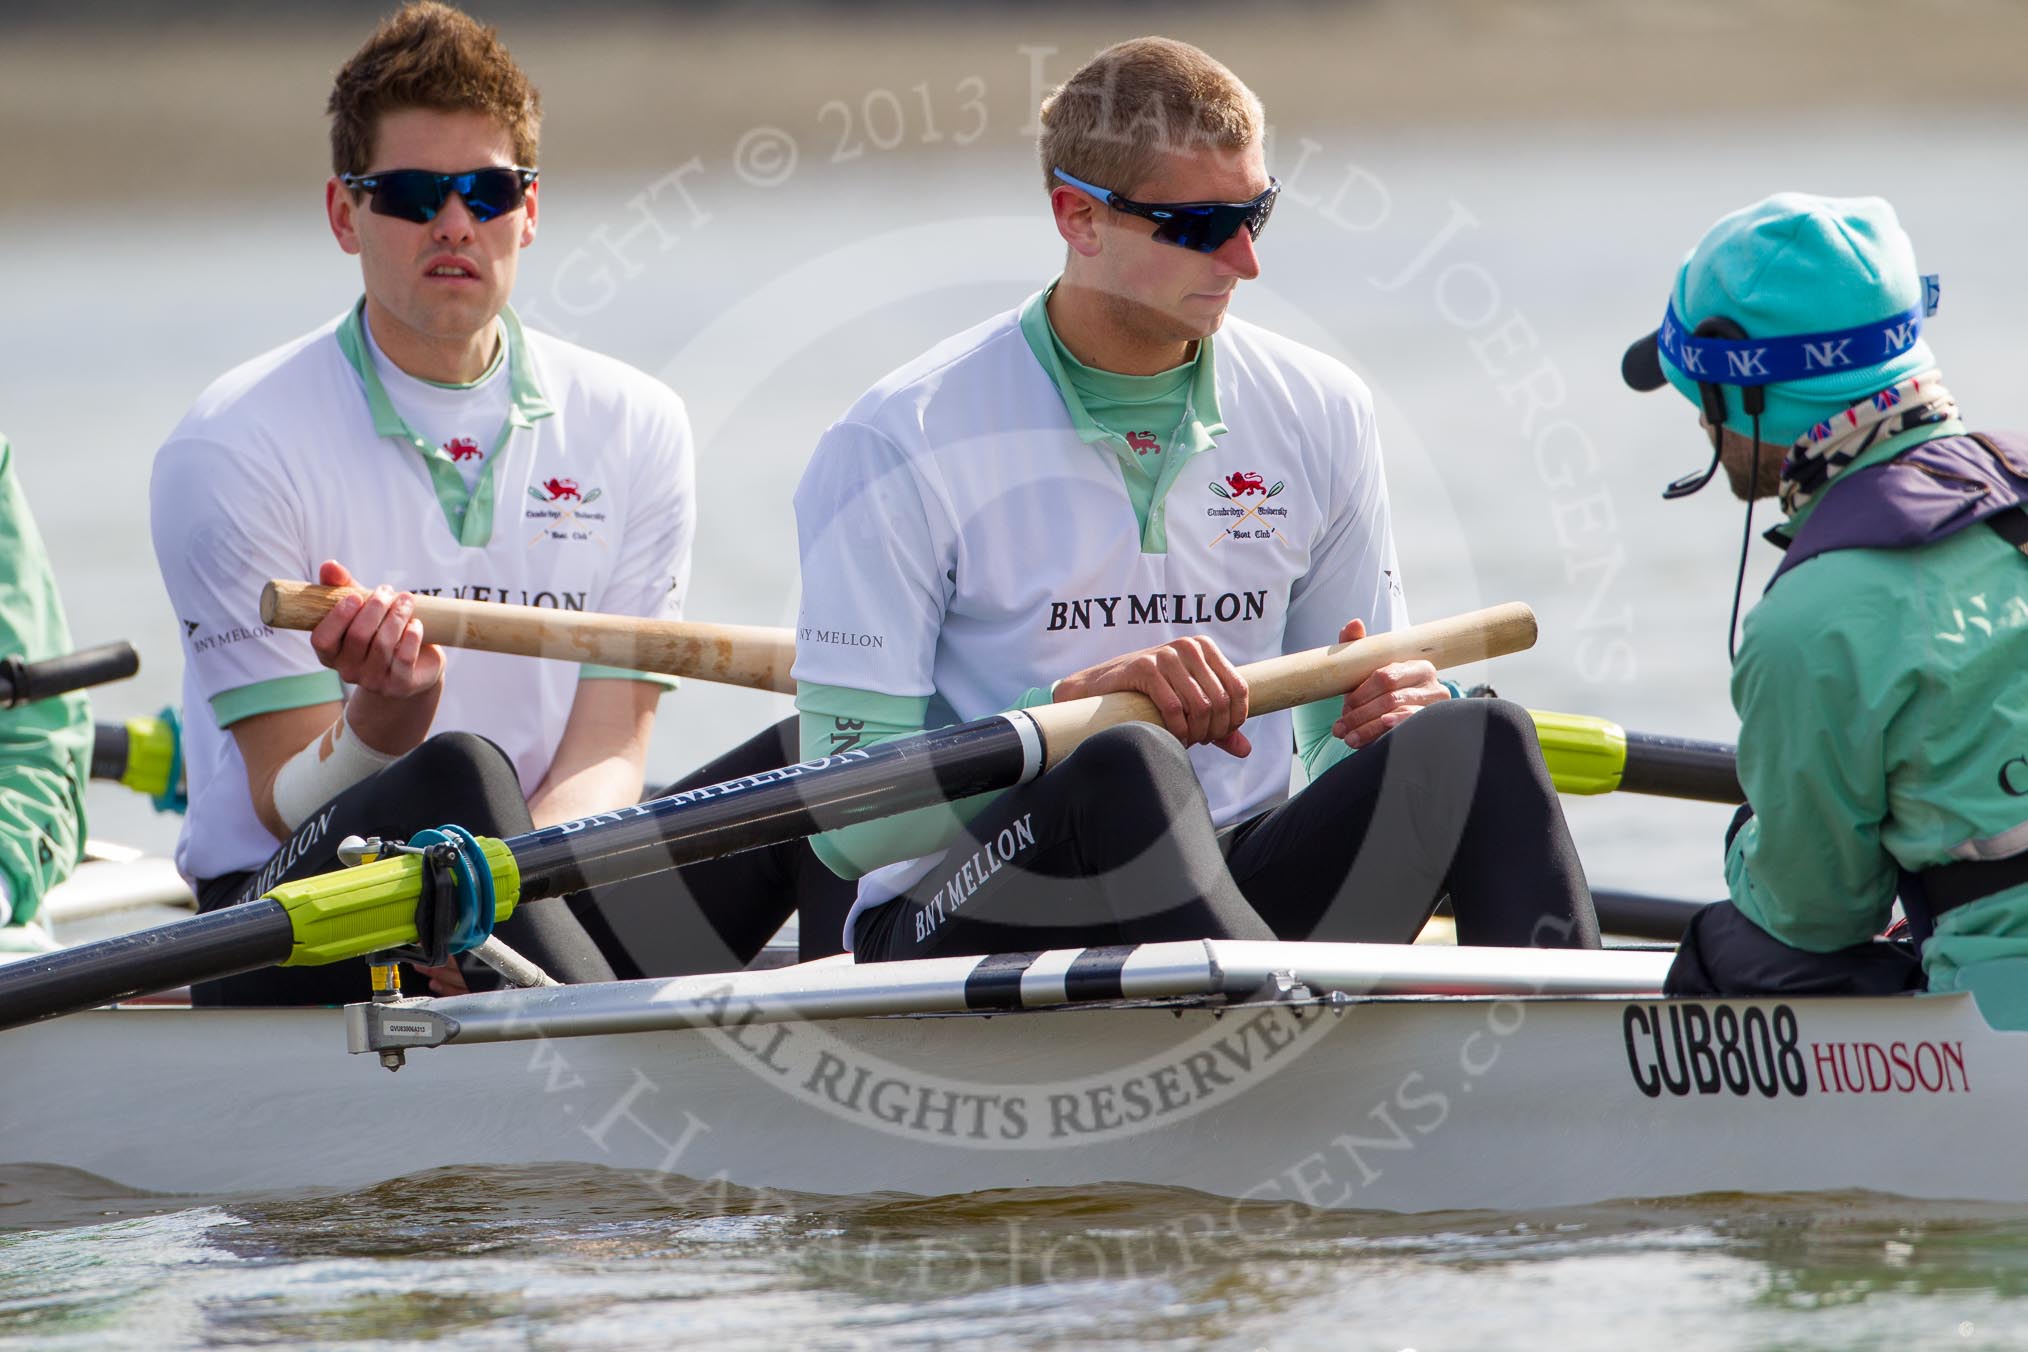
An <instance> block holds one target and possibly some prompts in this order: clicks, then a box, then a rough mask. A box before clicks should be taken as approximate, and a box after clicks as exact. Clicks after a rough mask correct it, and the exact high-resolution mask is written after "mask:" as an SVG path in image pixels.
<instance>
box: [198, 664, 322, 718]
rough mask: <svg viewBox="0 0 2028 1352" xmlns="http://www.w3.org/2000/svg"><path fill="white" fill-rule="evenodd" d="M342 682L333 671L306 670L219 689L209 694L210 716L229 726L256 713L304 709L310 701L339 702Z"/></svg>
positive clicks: (317, 702) (316, 702)
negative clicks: (231, 688)
mask: <svg viewBox="0 0 2028 1352" xmlns="http://www.w3.org/2000/svg"><path fill="white" fill-rule="evenodd" d="M344 699H345V683H344V682H343V681H341V680H339V679H338V673H337V672H335V671H306V672H304V673H303V674H302V675H300V676H278V677H276V678H275V679H274V680H272V681H255V682H254V683H253V684H252V685H243V686H240V687H238V688H237V689H234V690H221V691H219V692H218V693H217V694H216V695H213V696H212V697H211V716H212V717H213V718H215V719H217V720H218V726H219V727H221V728H229V727H231V726H232V725H233V724H235V723H237V722H239V721H240V720H241V719H243V718H252V717H253V716H254V715H255V714H271V713H274V712H275V711H276V710H278V709H307V708H309V707H310V706H311V705H313V704H340V703H343V702H344Z"/></svg>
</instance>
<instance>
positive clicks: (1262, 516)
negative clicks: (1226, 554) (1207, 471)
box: [1204, 470, 1289, 546]
mask: <svg viewBox="0 0 2028 1352" xmlns="http://www.w3.org/2000/svg"><path fill="white" fill-rule="evenodd" d="M1208 487H1209V488H1210V489H1211V491H1212V492H1213V493H1214V494H1216V495H1217V496H1218V497H1220V498H1222V499H1223V500H1224V502H1223V503H1222V504H1221V505H1219V506H1213V507H1207V508H1205V509H1204V514H1205V515H1206V516H1208V517H1212V518H1214V519H1216V518H1229V519H1228V520H1227V521H1226V524H1225V529H1223V530H1221V531H1220V532H1219V533H1218V534H1217V535H1215V536H1213V537H1212V538H1211V542H1210V543H1211V545H1213V546H1215V545H1217V544H1218V543H1219V541H1221V540H1268V539H1274V540H1280V541H1281V542H1282V543H1283V544H1287V543H1288V537H1287V536H1286V535H1283V534H1282V532H1281V529H1280V527H1278V526H1277V525H1276V524H1275V522H1274V521H1273V520H1270V518H1281V517H1286V516H1288V514H1289V509H1288V508H1286V507H1270V506H1268V503H1269V502H1271V501H1272V500H1273V499H1275V498H1277V497H1279V496H1281V492H1282V490H1283V489H1284V488H1287V487H1288V484H1287V483H1285V482H1284V481H1283V480H1280V479H1277V480H1275V481H1274V483H1272V484H1266V483H1263V482H1262V481H1261V476H1260V475H1259V474H1257V473H1254V472H1252V471H1250V470H1234V471H1233V472H1232V473H1230V474H1228V475H1226V476H1225V479H1224V481H1223V482H1220V481H1219V480H1217V479H1213V480H1212V481H1211V483H1210V484H1209V485H1208ZM1256 495H1257V496H1258V497H1259V501H1258V502H1254V503H1252V504H1249V503H1248V502H1247V499H1248V498H1249V497H1254V496H1256Z"/></svg>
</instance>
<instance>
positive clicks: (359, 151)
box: [326, 0, 542, 174]
mask: <svg viewBox="0 0 2028 1352" xmlns="http://www.w3.org/2000/svg"><path fill="white" fill-rule="evenodd" d="M406 108H427V109H430V110H432V111H434V112H442V113H463V112H473V113H484V114H486V115H487V116H488V117H490V118H492V119H493V120H494V121H495V122H497V123H499V124H500V127H501V129H502V130H504V131H505V132H506V133H507V136H508V139H509V140H511V141H512V142H513V143H514V162H515V163H516V164H519V165H523V166H525V167H527V168H530V169H532V168H534V167H535V150H536V140H537V137H538V136H539V134H540V132H541V130H542V97H541V95H539V94H537V93H536V91H535V86H534V85H532V84H530V83H529V82H528V76H527V75H525V74H523V73H522V70H521V67H520V66H518V65H516V64H515V63H514V58H513V57H512V56H509V55H508V54H507V48H506V46H505V45H504V44H503V43H502V42H501V41H500V34H499V33H498V32H497V31H496V30H494V29H492V28H488V27H486V26H484V25H482V24H480V23H479V22H478V21H477V20H476V19H474V18H472V17H471V16H470V15H468V14H465V13H463V12H462V11H460V10H456V9H453V8H451V7H450V6H449V5H444V4H438V3H436V0H420V3H415V4H410V5H406V6H404V7H403V8H402V9H401V10H400V12H398V13H396V14H395V15H393V16H392V17H391V18H389V19H388V20H387V21H386V22H384V23H382V24H381V25H380V27H378V28H376V29H374V30H373V36H371V37H369V38H368V39H366V43H365V45H364V46H362V47H360V49H359V50H358V51H356V52H354V53H353V54H352V59H351V60H349V61H347V62H346V63H345V65H344V66H343V67H342V68H341V69H340V70H339V71H338V78H337V79H336V80H335V81H334V82H333V83H332V86H331V99H330V102H329V104H328V105H327V106H326V111H327V112H329V113H330V114H331V167H332V169H333V170H335V171H336V172H338V173H340V174H363V173H365V172H366V171H367V170H368V169H370V168H372V167H373V166H372V165H371V163H370V162H369V161H370V160H371V159H372V157H373V137H374V134H375V133H376V132H377V131H378V130H379V127H380V119H381V116H382V115H383V114H386V113H392V112H399V111H401V110H402V109H406Z"/></svg>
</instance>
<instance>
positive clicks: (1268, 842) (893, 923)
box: [855, 700, 1598, 962]
mask: <svg viewBox="0 0 2028 1352" xmlns="http://www.w3.org/2000/svg"><path fill="white" fill-rule="evenodd" d="M1446 894H1448V895H1449V896H1450V898H1451V905H1452V909H1453V911H1454V913H1455V915H1456V917H1457V924H1458V939H1459V942H1461V943H1467V944H1482V945H1509V946H1517V947H1519V946H1529V945H1533V946H1536V947H1543V948H1596V947H1598V922H1597V919H1596V918H1595V917H1594V916H1593V914H1592V906H1591V893H1590V891H1589V890H1588V889H1587V887H1586V885H1585V880H1584V871H1583V868H1582V867H1581V866H1580V865H1579V863H1578V859H1577V850H1576V847H1575V846H1574V845H1572V843H1571V840H1570V832H1569V829H1568V828H1567V827H1566V826H1565V825H1564V821H1563V812H1562V810H1561V808H1559V807H1558V805H1557V802H1556V791H1555V789H1554V787H1553V786H1552V785H1551V783H1550V780H1549V772H1548V770H1547V768H1546V767H1545V766H1544V765H1543V763H1542V752H1541V748H1540V746H1539V745H1538V743H1537V741H1536V737H1535V729H1534V724H1533V723H1532V721H1531V720H1530V719H1529V717H1528V715H1527V712H1526V711H1525V710H1523V709H1521V708H1520V707H1519V706H1518V705H1515V704H1511V703H1508V702H1506V701H1504V700H1461V701H1454V702H1450V703H1444V704H1436V705H1432V706H1430V707H1429V708H1426V709H1423V710H1421V711H1419V712H1418V713H1417V714H1416V715H1415V716H1414V717H1413V718H1410V719H1408V720H1407V721H1406V722H1404V723H1402V724H1401V725H1399V726H1398V727H1396V728H1394V729H1393V730H1392V731H1390V732H1389V733H1387V734H1386V735H1385V736H1384V737H1382V738H1380V739H1379V740H1378V741H1376V742H1375V743H1373V744H1372V745H1371V746H1369V747H1366V748H1365V749H1363V750H1361V751H1359V752H1358V753H1356V754H1355V755H1351V756H1347V757H1346V758H1345V759H1343V760H1341V761H1339V762H1338V763H1337V764H1336V765H1334V766H1332V767H1331V768H1330V769H1329V770H1328V771H1326V772H1325V773H1324V774H1323V775H1322V776H1320V777H1319V778H1318V780H1317V782H1316V783H1314V784H1312V785H1310V786H1309V787H1308V788H1306V789H1304V790H1303V791H1302V792H1301V793H1299V794H1297V795H1296V796H1295V797H1294V798H1292V799H1291V800H1289V801H1288V802H1287V803H1284V804H1283V805H1281V806H1280V807H1277V808H1274V809H1272V810H1270V811H1268V812H1264V813H1262V814H1260V815H1259V816H1256V817H1253V818H1250V819H1248V820H1247V821H1245V822H1243V823H1241V824H1240V825H1239V826H1238V827H1236V828H1235V829H1232V830H1230V831H1227V832H1225V833H1224V835H1223V837H1222V838H1221V837H1219V836H1218V835H1217V834H1215V833H1214V832H1213V830H1212V827H1211V819H1210V816H1209V814H1208V812H1207V810H1206V808H1205V803H1204V793H1203V789H1202V787H1201V785H1200V784H1199V783H1198V780H1197V776H1196V773H1195V771H1194V770H1193V769H1192V767H1191V765H1190V759H1189V757H1188V755H1187V754H1185V752H1184V751H1183V748H1182V747H1181V746H1180V745H1178V744H1177V742H1176V740H1175V739H1174V738H1173V737H1171V736H1169V734H1167V733H1166V732H1163V731H1161V730H1159V729H1156V728H1152V727H1149V726H1146V725H1141V724H1132V725H1127V726H1124V727H1119V728H1113V729H1110V730H1108V731H1106V732H1104V733H1101V734H1099V735H1098V736H1096V737H1094V738H1092V739H1091V740H1090V741H1088V742H1086V743H1085V744H1084V745H1083V746H1081V747H1079V748H1078V749H1077V750H1076V751H1075V752H1073V753H1071V755H1070V756H1069V757H1067V758H1066V759H1065V760H1064V762H1063V764H1062V765H1060V766H1058V767H1057V768H1056V769H1054V770H1052V771H1050V772H1049V773H1048V774H1046V775H1044V776H1043V777H1042V778H1040V779H1038V780H1036V781H1034V782H1033V783H1030V784H1027V785H1024V786H1023V787H1021V788H1019V789H1016V790H1014V791H1012V792H1011V793H1008V794H1006V795H1005V796H1003V797H1002V798H1000V799H999V800H998V801H997V802H995V803H993V804H992V805H991V806H990V807H988V808H987V809H986V810H985V811H984V812H982V813H981V814H979V816H978V817H977V818H975V819H974V820H973V822H972V823H971V825H970V827H969V828H968V829H967V832H966V834H965V835H964V836H961V837H960V838H959V839H958V841H957V842H955V843H954V844H953V845H952V846H951V848H950V849H949V851H948V852H947V853H946V854H945V855H944V857H943V858H942V859H941V860H939V861H938V864H937V866H936V867H935V868H934V869H932V870H931V871H930V873H929V874H928V875H927V876H926V877H924V878H923V879H922V881H921V882H919V883H917V884H916V885H915V887H913V888H911V889H910V891H909V893H908V894H907V895H906V896H903V897H899V898H896V899H895V900H893V901H891V902H888V903H887V904H885V905H883V906H880V907H877V908H875V909H874V910H871V911H868V912H866V913H864V914H863V915H861V917H860V918H859V921H858V926H857V933H856V935H855V940H856V943H855V950H856V953H857V956H858V958H859V960H860V961H864V962H880V961H892V960H896V959H902V958H919V957H943V956H950V955H955V954H980V953H1004V952H1032V951H1034V950H1037V949H1045V948H1077V947H1085V946H1089V945H1096V944H1132V943H1149V942H1155V941H1159V940H1164V939H1270V938H1278V939H1322V940H1337V941H1341V942H1368V943H1407V942H1409V941H1410V940H1412V939H1414V938H1415V936H1416V934H1417V932H1419V931H1420V930H1421V928H1422V926H1423V923H1424V922H1425V921H1427V920H1428V919H1429V915H1430V912H1431V911H1433V910H1434V909H1435V908H1436V905H1437V902H1438V901H1439V900H1440V899H1441V898H1442V897H1443V896H1445V895H1446Z"/></svg>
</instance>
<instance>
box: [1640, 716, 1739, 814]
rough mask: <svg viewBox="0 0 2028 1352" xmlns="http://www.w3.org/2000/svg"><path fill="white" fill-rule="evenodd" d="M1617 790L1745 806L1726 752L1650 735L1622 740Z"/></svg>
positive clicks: (1733, 758)
mask: <svg viewBox="0 0 2028 1352" xmlns="http://www.w3.org/2000/svg"><path fill="white" fill-rule="evenodd" d="M1620 790H1621V792H1623V793H1651V794H1658V795H1660V796H1662V797H1664V798H1688V799H1693V800H1696V801H1699V802H1705V803H1743V802H1745V801H1746V791H1745V790H1743V789H1741V788H1740V787H1739V765H1738V757H1737V753H1736V752H1735V751H1734V750H1733V748H1732V747H1730V746H1728V745H1726V744H1725V743H1724V742H1700V741H1695V740H1693V739H1691V738H1688V737H1664V736H1661V735H1659V734H1657V733H1652V732H1630V733H1628V734H1627V764H1626V769H1624V770H1622V771H1621V772H1620Z"/></svg>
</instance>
